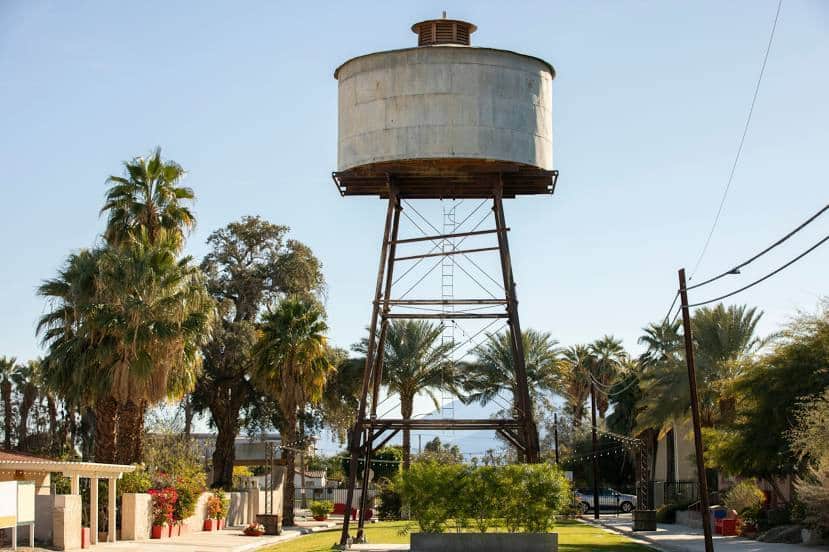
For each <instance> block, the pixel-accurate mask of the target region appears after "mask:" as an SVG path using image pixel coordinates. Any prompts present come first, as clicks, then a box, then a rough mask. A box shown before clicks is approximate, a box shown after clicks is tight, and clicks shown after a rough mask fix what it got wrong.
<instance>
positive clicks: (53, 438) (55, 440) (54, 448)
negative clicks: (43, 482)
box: [46, 393, 66, 456]
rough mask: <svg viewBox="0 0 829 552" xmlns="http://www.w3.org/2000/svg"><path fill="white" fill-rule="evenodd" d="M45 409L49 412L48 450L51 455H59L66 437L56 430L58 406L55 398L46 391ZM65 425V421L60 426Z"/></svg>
mask: <svg viewBox="0 0 829 552" xmlns="http://www.w3.org/2000/svg"><path fill="white" fill-rule="evenodd" d="M46 410H47V411H48V412H49V452H50V453H52V455H53V456H60V453H61V452H63V451H62V450H61V449H62V448H63V443H65V442H66V437H65V434H64V433H59V432H58V407H57V405H56V404H55V398H54V397H53V396H52V395H50V394H48V393H47V394H46ZM65 427H66V422H64V423H63V424H62V425H61V428H65ZM61 437H63V441H61V439H60V438H61Z"/></svg>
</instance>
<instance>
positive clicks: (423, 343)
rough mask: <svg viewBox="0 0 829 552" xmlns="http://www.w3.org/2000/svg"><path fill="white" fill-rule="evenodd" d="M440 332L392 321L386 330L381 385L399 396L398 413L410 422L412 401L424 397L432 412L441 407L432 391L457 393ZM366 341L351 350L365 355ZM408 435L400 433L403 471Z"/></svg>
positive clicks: (406, 462) (411, 322) (422, 323)
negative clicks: (441, 390) (431, 407)
mask: <svg viewBox="0 0 829 552" xmlns="http://www.w3.org/2000/svg"><path fill="white" fill-rule="evenodd" d="M441 334H442V329H441V327H440V326H438V325H436V324H430V323H428V322H425V321H422V320H392V321H391V322H390V323H389V325H388V329H387V330H386V341H385V347H384V351H383V358H384V361H383V383H384V384H385V385H386V387H387V388H388V390H389V391H390V392H391V393H396V394H398V395H399V396H400V413H401V416H402V417H403V419H404V420H410V419H411V417H412V414H413V413H414V412H413V411H414V398H415V396H417V395H418V394H419V393H425V394H426V395H428V396H429V398H431V399H432V401H433V402H434V404H435V408H439V407H440V403H439V402H438V399H437V397H436V396H435V391H437V390H439V389H449V390H453V391H454V390H456V386H457V383H458V377H457V371H456V368H457V367H456V366H455V364H454V363H453V362H451V361H450V360H449V359H448V357H447V355H448V354H449V353H450V351H451V350H452V349H453V347H454V344H452V343H441V339H440V337H441ZM367 345H368V339H363V341H362V342H360V343H359V344H357V345H355V346H354V350H355V351H358V352H361V353H364V354H365V353H366V350H367V348H368V347H367ZM411 451H412V445H411V434H410V431H409V429H404V430H403V469H404V470H406V469H408V467H409V464H410V461H411Z"/></svg>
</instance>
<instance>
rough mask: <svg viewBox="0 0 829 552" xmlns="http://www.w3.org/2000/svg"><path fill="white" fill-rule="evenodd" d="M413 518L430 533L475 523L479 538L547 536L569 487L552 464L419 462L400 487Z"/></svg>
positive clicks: (564, 503)
mask: <svg viewBox="0 0 829 552" xmlns="http://www.w3.org/2000/svg"><path fill="white" fill-rule="evenodd" d="M398 488H399V490H400V493H401V496H402V497H403V499H404V501H405V502H406V503H407V504H408V506H409V509H410V510H411V513H412V517H413V518H414V519H415V520H416V521H417V522H418V523H419V524H420V527H421V530H422V531H424V532H426V533H440V532H443V531H444V530H445V529H446V527H447V526H448V524H449V523H450V521H451V522H453V523H454V526H455V527H456V528H458V529H462V528H465V527H467V526H468V525H469V524H470V522H471V524H472V525H474V526H475V528H476V529H478V531H480V532H486V531H487V530H488V529H489V528H491V527H493V526H496V525H503V526H505V527H506V529H507V530H508V531H510V532H518V531H525V532H528V533H543V532H546V531H548V530H549V529H550V528H551V527H552V525H553V523H554V521H555V516H556V514H558V513H559V512H561V511H562V510H564V509H566V508H567V505H568V503H569V494H570V491H569V485H568V483H567V480H566V479H565V478H564V475H563V473H562V472H561V470H560V469H558V468H557V467H556V466H553V465H550V464H534V465H507V466H483V467H465V466H462V465H459V464H440V463H437V462H434V461H425V462H415V463H414V464H412V467H411V468H410V470H409V471H408V472H406V473H404V474H403V475H402V477H401V478H400V483H399V485H398Z"/></svg>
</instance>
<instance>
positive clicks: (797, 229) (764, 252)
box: [666, 203, 829, 318]
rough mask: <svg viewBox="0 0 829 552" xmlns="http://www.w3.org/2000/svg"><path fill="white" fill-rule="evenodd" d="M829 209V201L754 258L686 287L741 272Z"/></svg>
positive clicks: (708, 282)
mask: <svg viewBox="0 0 829 552" xmlns="http://www.w3.org/2000/svg"><path fill="white" fill-rule="evenodd" d="M827 210H829V203H827V204H826V205H824V206H823V208H822V209H821V210H819V211H818V212H817V213H815V214H814V215H812V216H811V217H809V218H808V219H806V220H805V221H804V222H802V223H801V224H800V226H798V227H797V228H795V229H794V230H792V231H791V232H789V233H788V234H786V235H785V236H783V237H782V238H780V239H779V240H777V241H776V242H774V243H773V244H771V245H770V246H768V247H767V248H765V249H763V250H762V251H760V252H759V253H757V254H756V255H754V256H753V257H752V258H750V259H748V260H747V261H743V262H742V263H740V264H738V265H737V266H735V267H734V268H732V269H731V270H726V271H725V272H723V273H722V274H719V275H717V276H714V277H713V278H709V279H708V280H705V281H704V282H700V283H698V284H694V285H693V286H688V287H687V288H686V289H688V290H692V289H696V288H698V287H702V286H704V285H706V284H710V283H711V282H714V281H716V280H719V279H720V278H723V277H725V276H728V275H730V274H739V270H740V269H741V268H743V267H745V266H747V265H749V264H751V263H753V262H754V261H756V260H757V259H759V258H760V257H762V256H763V255H765V254H766V253H768V252H769V251H771V250H772V249H774V248H775V247H777V246H778V245H780V244H781V243H783V242H785V241H786V240H788V239H789V238H791V237H792V236H794V235H795V234H797V233H798V232H800V231H801V230H803V229H804V228H805V227H806V226H808V225H809V224H811V223H812V222H813V221H814V220H815V219H817V218H818V217H819V216H820V215H822V214H823V213H825V212H826V211H827ZM674 302H676V298H674ZM671 308H673V305H672V306H671ZM666 318H667V317H666Z"/></svg>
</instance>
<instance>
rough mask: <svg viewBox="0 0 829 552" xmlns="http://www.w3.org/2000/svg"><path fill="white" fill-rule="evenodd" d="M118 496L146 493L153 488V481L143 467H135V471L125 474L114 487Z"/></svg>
mask: <svg viewBox="0 0 829 552" xmlns="http://www.w3.org/2000/svg"><path fill="white" fill-rule="evenodd" d="M115 488H116V490H117V492H118V496H121V495H122V494H124V493H146V492H147V491H149V490H150V489H152V488H153V479H152V477H150V474H149V473H147V470H146V469H144V466H141V465H139V466H136V468H135V471H132V472H125V473H124V475H123V476H121V481H119V482H118V485H116V487H115Z"/></svg>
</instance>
